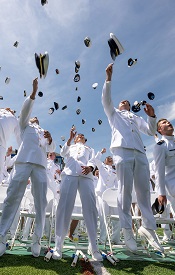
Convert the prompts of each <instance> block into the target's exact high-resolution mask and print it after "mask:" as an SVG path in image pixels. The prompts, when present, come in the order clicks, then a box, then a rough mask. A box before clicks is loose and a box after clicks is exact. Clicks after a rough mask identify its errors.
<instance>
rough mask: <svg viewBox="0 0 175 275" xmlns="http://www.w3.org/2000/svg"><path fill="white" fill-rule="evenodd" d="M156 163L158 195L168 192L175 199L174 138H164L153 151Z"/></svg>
mask: <svg viewBox="0 0 175 275" xmlns="http://www.w3.org/2000/svg"><path fill="white" fill-rule="evenodd" d="M153 156H154V161H155V183H156V189H157V193H158V195H166V191H167V192H168V194H169V195H170V196H172V197H175V139H174V136H162V139H161V140H160V141H159V142H158V143H157V144H155V146H154V151H153Z"/></svg>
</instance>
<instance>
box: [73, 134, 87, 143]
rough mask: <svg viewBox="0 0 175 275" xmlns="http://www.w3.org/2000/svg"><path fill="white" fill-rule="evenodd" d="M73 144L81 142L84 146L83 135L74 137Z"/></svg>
mask: <svg viewBox="0 0 175 275" xmlns="http://www.w3.org/2000/svg"><path fill="white" fill-rule="evenodd" d="M74 142H75V143H78V142H81V143H83V144H84V143H85V142H86V140H85V137H84V135H83V134H78V135H76V137H75V140H74Z"/></svg>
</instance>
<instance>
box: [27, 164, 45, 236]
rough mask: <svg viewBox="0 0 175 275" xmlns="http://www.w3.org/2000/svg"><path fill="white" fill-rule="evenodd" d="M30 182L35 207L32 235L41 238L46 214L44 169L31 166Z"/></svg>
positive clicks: (38, 166)
mask: <svg viewBox="0 0 175 275" xmlns="http://www.w3.org/2000/svg"><path fill="white" fill-rule="evenodd" d="M31 181H32V194H33V197H34V205H35V211H36V218H35V230H34V233H35V235H36V236H38V237H39V238H41V237H42V235H43V228H44V223H45V213H46V206H47V199H46V195H47V174H46V169H45V168H44V167H42V166H40V165H35V164H33V170H32V173H31Z"/></svg>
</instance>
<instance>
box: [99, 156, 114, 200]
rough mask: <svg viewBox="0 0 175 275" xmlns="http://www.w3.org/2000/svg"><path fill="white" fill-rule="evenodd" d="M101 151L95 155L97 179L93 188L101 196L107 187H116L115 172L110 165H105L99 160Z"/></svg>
mask: <svg viewBox="0 0 175 275" xmlns="http://www.w3.org/2000/svg"><path fill="white" fill-rule="evenodd" d="M101 155H102V154H101V153H100V152H98V153H97V154H96V156H95V164H96V166H97V167H98V170H99V179H98V183H97V187H96V189H95V191H96V194H97V195H99V196H101V195H102V194H103V192H104V191H105V190H106V189H108V188H117V187H118V182H117V172H116V170H115V169H113V167H112V166H110V165H105V164H104V163H103V162H102V161H101V160H100V158H101Z"/></svg>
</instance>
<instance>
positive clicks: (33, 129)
mask: <svg viewBox="0 0 175 275" xmlns="http://www.w3.org/2000/svg"><path fill="white" fill-rule="evenodd" d="M33 104H34V100H32V99H31V98H30V97H28V98H27V99H26V100H25V102H24V104H23V107H22V110H21V114H20V119H19V125H20V130H21V139H22V143H21V145H20V147H19V150H18V154H17V157H16V162H15V165H14V168H13V170H12V174H11V179H10V183H9V187H8V190H7V198H6V199H5V201H4V208H3V213H2V218H1V223H0V235H2V236H5V235H6V234H7V232H8V230H9V228H10V226H11V224H12V222H13V220H14V217H15V214H16V212H17V210H18V208H19V205H20V203H21V200H22V198H23V195H24V192H25V189H26V186H27V183H28V179H29V177H31V181H32V191H33V195H34V202H35V210H36V220H35V224H36V226H35V235H36V236H38V237H39V238H40V237H42V232H43V227H44V220H45V208H46V205H47V200H46V192H47V175H46V166H47V156H46V150H48V151H49V152H53V151H55V144H54V142H52V143H51V144H50V145H49V144H48V140H47V139H46V138H44V136H43V134H44V130H43V129H42V128H41V127H40V126H39V125H37V124H36V123H34V124H31V123H30V122H29V120H30V115H31V112H32V107H33Z"/></svg>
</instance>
